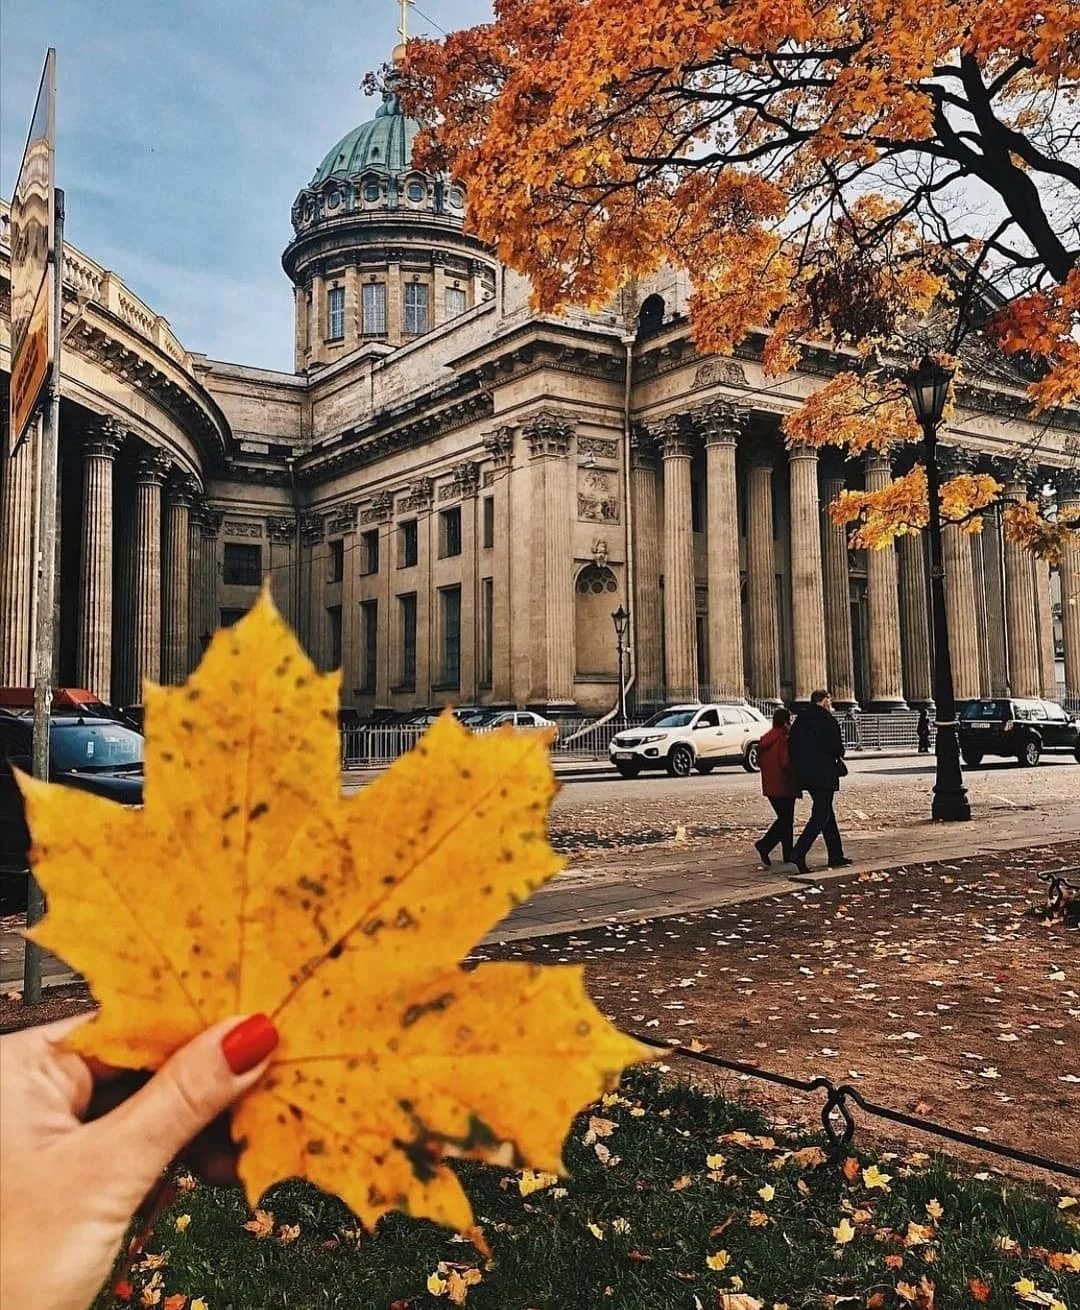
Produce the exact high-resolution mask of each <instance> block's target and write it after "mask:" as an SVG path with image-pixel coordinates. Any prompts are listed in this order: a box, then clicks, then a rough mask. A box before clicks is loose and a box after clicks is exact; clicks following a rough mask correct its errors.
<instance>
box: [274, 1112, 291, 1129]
mask: <svg viewBox="0 0 1080 1310" xmlns="http://www.w3.org/2000/svg"><path fill="white" fill-rule="evenodd" d="M277 1121H278V1123H279V1124H281V1126H282V1127H283V1128H284V1126H285V1125H286V1124H287V1123H288V1122H289V1121H288V1119H286V1118H285V1114H284V1112H282V1113H281V1114H279V1115H278V1117H277Z"/></svg>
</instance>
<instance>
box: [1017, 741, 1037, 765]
mask: <svg viewBox="0 0 1080 1310" xmlns="http://www.w3.org/2000/svg"><path fill="white" fill-rule="evenodd" d="M1041 754H1042V748H1041V747H1040V746H1039V743H1038V742H1037V741H1036V740H1035V738H1034V737H1032V738H1030V739H1029V740H1028V741H1026V742H1024V744H1023V746H1022V747H1021V749H1020V763H1021V764H1022V765H1024V767H1025V768H1028V769H1033V768H1034V767H1035V765H1036V764H1038V762H1039V756H1040V755H1041Z"/></svg>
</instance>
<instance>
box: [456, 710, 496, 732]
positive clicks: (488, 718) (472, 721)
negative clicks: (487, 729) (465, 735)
mask: <svg viewBox="0 0 1080 1310" xmlns="http://www.w3.org/2000/svg"><path fill="white" fill-rule="evenodd" d="M501 713H502V710H473V712H472V713H471V714H466V715H465V716H464V717H463V718H462V720H461V721H462V723H464V724H465V726H466V727H468V728H476V727H479V726H481V725H482V724H485V723H491V722H492V721H493V720H494V719H497V718H498V717H499V715H500V714H501Z"/></svg>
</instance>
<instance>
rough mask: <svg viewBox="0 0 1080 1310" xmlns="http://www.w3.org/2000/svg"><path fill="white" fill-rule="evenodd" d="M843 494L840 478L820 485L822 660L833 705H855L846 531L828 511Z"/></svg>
mask: <svg viewBox="0 0 1080 1310" xmlns="http://www.w3.org/2000/svg"><path fill="white" fill-rule="evenodd" d="M843 490H844V478H843V474H840V475H835V474H830V475H829V476H828V477H826V478H825V480H824V481H823V482H822V485H821V493H822V498H823V500H824V503H825V513H824V514H823V516H822V520H821V558H822V572H823V574H824V581H825V595H824V603H825V656H826V667H827V668H828V671H829V676H828V680H827V682H828V687H829V690H830V691H831V692H832V695H833V702H834V703H835V704H836V705H838V706H842V707H847V706H852V705H854V704H855V661H854V658H853V657H852V653H851V583H850V581H849V578H848V544H847V529H846V528H845V527H844V525H843V524H842V523H841V524H838V523H834V522H833V521H832V519H831V518H830V517H829V512H828V507H829V506H830V505H831V504H832V503H833V502H834V501H835V500H839V498H840V493H841V492H842V491H843Z"/></svg>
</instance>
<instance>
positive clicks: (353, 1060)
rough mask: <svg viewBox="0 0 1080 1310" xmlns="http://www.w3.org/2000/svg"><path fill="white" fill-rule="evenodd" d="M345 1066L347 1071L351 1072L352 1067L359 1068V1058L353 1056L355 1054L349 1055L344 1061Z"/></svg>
mask: <svg viewBox="0 0 1080 1310" xmlns="http://www.w3.org/2000/svg"><path fill="white" fill-rule="evenodd" d="M345 1068H346V1069H347V1070H348V1071H349V1073H352V1072H353V1070H354V1069H359V1068H360V1060H359V1058H358V1057H357V1056H355V1055H354V1056H351V1057H350V1058H349V1059H348V1060H347V1061H346V1064H345Z"/></svg>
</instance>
